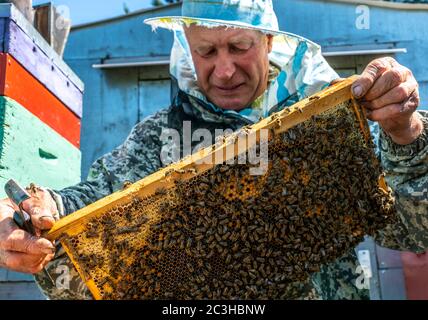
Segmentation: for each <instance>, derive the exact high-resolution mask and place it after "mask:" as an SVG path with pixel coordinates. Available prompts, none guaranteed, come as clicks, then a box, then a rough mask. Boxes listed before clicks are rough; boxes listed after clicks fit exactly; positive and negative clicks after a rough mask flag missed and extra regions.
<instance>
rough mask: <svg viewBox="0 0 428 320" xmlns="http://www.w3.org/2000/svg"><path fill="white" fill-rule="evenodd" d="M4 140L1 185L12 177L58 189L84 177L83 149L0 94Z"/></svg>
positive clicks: (0, 192)
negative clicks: (82, 173)
mask: <svg viewBox="0 0 428 320" xmlns="http://www.w3.org/2000/svg"><path fill="white" fill-rule="evenodd" d="M0 141H1V143H0V154H1V157H0V186H2V185H4V184H5V183H6V182H7V180H8V179H10V178H14V179H16V180H17V181H19V183H21V184H23V185H28V184H29V183H30V182H35V183H37V184H40V185H42V186H45V187H50V188H54V189H61V188H64V187H67V186H70V185H72V184H75V183H77V182H79V181H80V160H81V154H80V150H79V149H77V148H76V147H74V146H73V145H71V144H70V143H69V142H68V141H67V140H65V139H64V138H63V137H61V136H60V135H59V134H58V133H56V132H55V131H54V130H52V129H51V128H50V127H49V126H47V125H46V124H44V123H43V122H42V121H40V120H39V119H38V118H37V117H35V116H34V115H33V114H31V113H30V112H29V111H28V110H27V109H26V108H24V107H22V106H21V105H19V104H18V103H17V102H15V101H13V100H12V99H9V98H6V97H0ZM0 196H1V197H5V194H4V191H3V188H0Z"/></svg>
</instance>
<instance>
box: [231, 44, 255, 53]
mask: <svg viewBox="0 0 428 320" xmlns="http://www.w3.org/2000/svg"><path fill="white" fill-rule="evenodd" d="M250 48H251V45H246V44H242V45H235V46H230V49H229V50H230V51H231V52H232V53H245V52H247V51H248V50H249V49H250Z"/></svg>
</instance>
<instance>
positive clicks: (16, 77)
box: [0, 53, 81, 148]
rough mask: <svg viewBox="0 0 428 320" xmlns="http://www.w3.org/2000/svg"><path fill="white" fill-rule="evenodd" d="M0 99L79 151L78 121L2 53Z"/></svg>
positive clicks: (0, 62) (28, 74)
mask: <svg viewBox="0 0 428 320" xmlns="http://www.w3.org/2000/svg"><path fill="white" fill-rule="evenodd" d="M0 95H3V96H7V97H9V98H11V99H13V100H15V101H16V102H18V103H19V104H20V105H21V106H23V107H25V108H26V109H27V110H29V111H30V112H31V113H33V114H34V115H35V116H36V117H37V118H39V119H40V120H42V121H43V122H44V123H45V124H47V125H48V126H49V127H51V128H52V129H54V130H55V131H56V132H58V133H59V134H60V135H61V136H63V137H64V138H65V139H67V140H68V141H69V142H70V143H71V144H73V145H74V146H76V147H77V148H79V147H80V124H81V121H80V119H79V117H77V116H76V115H75V114H74V113H73V112H71V111H70V110H69V109H68V108H67V107H66V106H65V105H64V104H63V103H62V102H61V101H60V100H58V98H56V97H55V96H54V95H53V94H52V93H51V92H50V91H49V90H48V89H46V88H45V87H44V86H43V85H42V84H41V83H40V82H39V81H38V80H37V79H36V78H34V77H33V76H32V75H31V74H30V73H28V72H27V70H25V69H24V67H22V66H21V65H20V64H19V62H17V61H16V60H15V59H14V58H13V57H12V56H11V55H9V54H5V53H0Z"/></svg>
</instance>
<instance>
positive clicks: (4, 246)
mask: <svg viewBox="0 0 428 320" xmlns="http://www.w3.org/2000/svg"><path fill="white" fill-rule="evenodd" d="M22 205H23V209H24V210H25V211H26V212H27V213H28V214H29V215H30V216H31V221H32V223H33V225H34V227H35V229H36V233H37V235H38V236H32V235H30V234H29V233H27V232H25V231H24V230H21V229H19V227H18V226H17V225H16V224H15V222H14V221H13V214H14V212H15V210H17V209H18V208H17V207H16V206H15V205H14V204H12V202H11V201H10V200H9V199H4V200H0V267H2V268H7V269H10V270H13V271H17V272H23V273H30V274H36V273H39V272H40V271H41V270H42V269H43V267H44V266H45V265H46V264H47V263H48V262H49V261H50V260H52V258H53V257H54V253H55V246H54V245H53V243H52V242H50V241H49V240H47V239H44V238H41V237H39V236H40V235H41V233H42V231H43V230H49V229H51V228H52V226H53V225H54V223H55V219H54V216H55V213H56V211H57V208H56V204H55V202H54V200H53V199H52V197H51V195H50V194H49V192H48V191H46V190H43V189H38V190H37V192H36V194H32V197H31V198H30V199H28V200H26V201H24V202H23V204H22Z"/></svg>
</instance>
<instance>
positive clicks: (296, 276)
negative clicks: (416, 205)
mask: <svg viewBox="0 0 428 320" xmlns="http://www.w3.org/2000/svg"><path fill="white" fill-rule="evenodd" d="M341 88H345V89H346V90H348V89H349V83H344V84H342V86H341V87H339V88H337V89H330V91H327V93H326V94H325V95H326V96H329V97H330V96H334V95H335V93H336V94H337V91H339V90H342V89H341ZM349 91H350V90H349ZM341 92H342V91H341ZM346 97H347V99H345V100H344V101H340V100H337V99H336V100H334V101H338V103H337V104H335V105H334V106H332V107H329V108H328V110H326V111H324V112H320V113H318V114H314V115H310V116H307V117H306V118H307V119H306V120H305V121H301V122H300V123H298V124H296V125H292V126H291V127H290V128H288V129H287V130H284V131H283V132H279V131H278V132H274V131H273V130H272V131H271V133H272V134H271V135H270V139H269V141H268V150H269V164H268V168H267V172H266V173H265V174H264V175H259V176H254V175H250V174H249V170H250V168H251V165H250V164H226V163H222V164H218V165H214V166H211V167H209V166H206V167H203V165H201V166H200V167H199V170H195V169H191V170H190V169H180V170H178V169H170V168H169V169H168V168H167V169H164V170H162V171H161V172H158V173H156V174H154V175H153V176H152V177H150V178H146V179H143V180H142V181H140V182H137V183H136V184H134V185H131V186H128V187H127V188H126V189H125V190H124V191H121V192H119V193H117V194H114V195H112V196H109V197H107V198H106V199H104V204H103V205H100V204H97V203H95V204H94V205H91V206H89V207H88V208H86V209H83V210H84V211H81V212H76V213H75V214H73V215H71V216H68V217H66V218H64V219H65V221H63V222H62V223H60V227H57V228H54V229H55V230H53V231H52V237H56V238H59V239H60V240H61V243H62V244H63V246H64V248H65V250H66V252H67V253H68V255H69V256H70V258H71V259H72V261H73V263H74V264H75V266H76V268H77V270H78V271H79V273H80V275H81V277H82V278H83V280H84V281H85V282H86V284H87V285H88V287H89V289H90V290H91V292H92V294H93V295H94V297H95V298H96V299H180V300H182V299H284V298H290V294H291V292H290V287H292V285H293V284H295V283H296V282H304V281H305V280H307V279H308V277H309V275H310V274H311V273H313V272H316V271H319V269H320V266H321V265H323V264H326V263H330V262H332V261H334V260H335V259H337V258H339V257H341V256H342V255H344V254H345V253H346V252H348V251H349V250H350V249H352V248H353V247H355V246H356V245H357V244H358V243H360V242H361V241H362V240H363V236H364V235H373V234H374V233H375V232H376V231H377V230H379V229H381V228H383V227H385V225H386V224H387V223H390V222H391V221H392V219H394V217H395V211H394V200H393V198H392V196H391V191H390V189H388V188H385V186H384V184H383V182H382V181H381V183H380V182H379V181H380V180H379V178H380V177H382V169H381V167H380V165H379V163H378V161H377V159H376V157H375V154H374V151H373V143H372V141H371V140H370V138H369V134H368V127H367V122H366V120H365V117H364V113H363V112H362V110H361V109H360V108H359V107H358V106H357V105H356V104H355V101H352V100H351V99H350V98H349V96H348V95H346ZM321 100H322V99H320V103H321ZM342 100H343V99H342ZM308 101H312V99H309V100H308ZM316 103H317V102H316V101H315V102H313V104H314V105H316ZM291 110H293V109H291ZM294 110H295V113H293V112H292V113H293V114H294V115H296V114H297V116H298V115H299V114H300V113H302V114H304V113H305V110H304V109H303V111H302V110H298V109H294ZM308 110H309V109H308ZM289 112H290V111H287V112H285V113H284V114H285V116H284V117H283V118H282V120H281V121H282V122H281V123H279V122H278V119H279V118H278V117H277V116H273V117H272V118H271V119H270V120H271V121H270V122H266V123H276V125H277V126H278V127H281V126H282V125H283V123H285V122H286V120H287V114H288V113H289ZM288 116H290V114H288ZM272 128H274V127H272ZM243 130H244V131H245V130H248V128H247V129H243ZM241 133H242V132H241ZM247 152H248V150H247ZM234 156H235V158H237V157H238V155H236V154H235V155H234ZM183 161H184V160H183ZM189 163H190V162H189ZM228 163H229V162H228ZM173 168H177V167H173ZM193 168H196V166H194V167H193ZM203 168H205V169H204V170H202V169H203ZM190 171H191V172H190ZM171 172H173V174H171ZM148 180H150V181H154V183H148V182H147V181H148ZM143 191H144V192H143ZM85 210H86V211H85ZM60 222H61V221H60ZM54 235H55V236H54Z"/></svg>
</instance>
